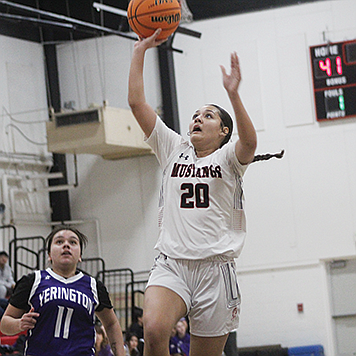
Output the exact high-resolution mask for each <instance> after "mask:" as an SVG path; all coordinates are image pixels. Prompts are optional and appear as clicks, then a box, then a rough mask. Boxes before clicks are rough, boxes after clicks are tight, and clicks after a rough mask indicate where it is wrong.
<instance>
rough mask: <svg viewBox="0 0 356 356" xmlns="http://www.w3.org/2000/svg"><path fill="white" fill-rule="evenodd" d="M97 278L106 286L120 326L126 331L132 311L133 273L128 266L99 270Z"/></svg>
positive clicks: (133, 303)
mask: <svg viewBox="0 0 356 356" xmlns="http://www.w3.org/2000/svg"><path fill="white" fill-rule="evenodd" d="M97 279H98V280H100V281H101V282H103V283H104V285H105V286H106V288H107V290H108V292H109V294H110V298H111V302H112V304H113V306H114V311H115V314H116V316H117V318H118V319H119V321H120V325H121V327H122V328H123V329H124V331H126V330H127V329H128V327H129V325H130V324H131V323H132V320H133V319H132V318H133V311H134V305H135V300H134V289H133V282H134V273H133V271H132V270H131V269H129V268H120V269H112V270H106V271H100V272H99V273H98V274H97Z"/></svg>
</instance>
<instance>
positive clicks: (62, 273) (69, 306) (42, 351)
mask: <svg viewBox="0 0 356 356" xmlns="http://www.w3.org/2000/svg"><path fill="white" fill-rule="evenodd" d="M86 243H87V237H86V236H85V235H83V234H82V233H81V232H80V231H78V230H76V229H74V228H71V227H67V226H59V227H56V228H55V229H54V230H53V231H52V232H51V233H50V234H49V235H48V237H47V239H46V244H47V251H48V257H49V261H50V262H51V267H50V268H47V269H46V270H42V271H36V272H34V273H31V274H29V275H27V276H23V277H22V278H21V279H20V280H19V281H18V282H17V284H16V287H15V290H14V294H13V295H12V296H11V299H10V304H9V306H8V307H7V309H6V311H5V314H4V316H3V318H2V320H1V331H2V332H3V333H4V334H7V335H14V334H17V333H19V332H21V331H25V330H28V332H27V340H26V343H25V351H24V352H25V355H29V356H93V355H95V349H94V344H95V329H94V325H95V314H96V315H97V316H98V318H99V319H100V320H101V322H102V324H103V326H104V327H105V330H106V332H107V335H108V338H109V341H110V346H111V350H112V351H113V354H114V355H116V356H124V354H125V352H124V342H123V336H122V330H121V327H120V325H119V322H118V319H117V317H116V315H115V313H114V311H113V308H112V305H111V301H110V298H109V294H108V292H107V289H106V288H105V286H104V285H103V284H102V283H101V282H99V281H96V280H95V279H94V278H93V277H90V276H88V275H85V274H83V273H82V272H78V271H77V264H78V262H80V261H81V254H82V250H83V247H84V246H85V245H86Z"/></svg>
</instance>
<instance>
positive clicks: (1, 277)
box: [0, 251, 15, 299]
mask: <svg viewBox="0 0 356 356" xmlns="http://www.w3.org/2000/svg"><path fill="white" fill-rule="evenodd" d="M8 261H9V255H8V254H7V252H5V251H1V252H0V299H5V298H8V297H9V296H10V295H11V294H12V291H13V288H14V287H15V281H14V278H13V276H12V270H11V267H10V266H9V264H8Z"/></svg>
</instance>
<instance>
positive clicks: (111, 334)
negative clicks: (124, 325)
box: [96, 308, 125, 356]
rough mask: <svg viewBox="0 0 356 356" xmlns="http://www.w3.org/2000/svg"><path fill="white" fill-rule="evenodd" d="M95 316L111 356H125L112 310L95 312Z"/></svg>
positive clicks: (120, 331) (106, 309)
mask: <svg viewBox="0 0 356 356" xmlns="http://www.w3.org/2000/svg"><path fill="white" fill-rule="evenodd" d="M96 315H97V316H98V318H99V319H100V321H101V322H102V324H103V326H104V328H105V331H106V334H107V336H108V339H109V342H110V347H111V351H112V352H113V354H114V355H115V356H125V349H124V339H123V336H122V330H121V327H120V324H119V321H118V319H117V317H116V315H115V313H114V310H113V309H112V308H111V309H109V308H104V309H103V310H101V311H99V312H98V311H97V312H96Z"/></svg>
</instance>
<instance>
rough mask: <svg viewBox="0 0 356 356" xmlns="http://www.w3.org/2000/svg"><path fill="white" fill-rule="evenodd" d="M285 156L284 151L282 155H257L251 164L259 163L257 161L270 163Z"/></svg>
mask: <svg viewBox="0 0 356 356" xmlns="http://www.w3.org/2000/svg"><path fill="white" fill-rule="evenodd" d="M283 156H284V150H282V151H281V152H280V153H274V154H272V153H265V154H263V155H256V156H255V157H254V159H253V160H252V162H251V163H253V162H257V161H268V160H269V159H271V158H273V157H275V158H278V159H281V158H282V157H283Z"/></svg>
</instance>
